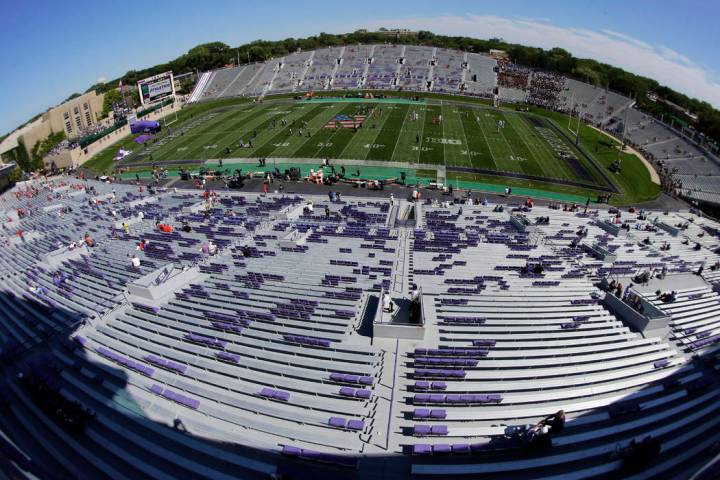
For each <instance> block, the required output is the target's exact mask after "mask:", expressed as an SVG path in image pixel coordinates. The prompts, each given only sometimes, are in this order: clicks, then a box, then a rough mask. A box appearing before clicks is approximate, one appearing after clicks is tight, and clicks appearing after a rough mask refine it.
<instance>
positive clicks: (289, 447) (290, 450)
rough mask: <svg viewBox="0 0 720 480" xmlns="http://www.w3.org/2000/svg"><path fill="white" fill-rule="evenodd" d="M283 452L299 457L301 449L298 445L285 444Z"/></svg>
mask: <svg viewBox="0 0 720 480" xmlns="http://www.w3.org/2000/svg"><path fill="white" fill-rule="evenodd" d="M282 453H283V455H287V456H289V457H299V456H300V453H301V450H300V449H299V448H298V447H293V446H292V445H283V449H282Z"/></svg>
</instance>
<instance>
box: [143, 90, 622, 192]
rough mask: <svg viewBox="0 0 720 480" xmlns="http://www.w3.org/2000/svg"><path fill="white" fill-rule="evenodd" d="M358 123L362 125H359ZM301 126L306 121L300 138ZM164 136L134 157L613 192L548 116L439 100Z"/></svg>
mask: <svg viewBox="0 0 720 480" xmlns="http://www.w3.org/2000/svg"><path fill="white" fill-rule="evenodd" d="M363 117H364V118H363ZM341 122H345V125H346V126H347V127H350V128H346V127H343V126H342V125H341ZM353 124H358V125H360V124H361V126H360V127H359V128H357V129H355V128H352V125H353ZM301 125H307V127H306V128H303V129H302V134H301V133H300V131H299V130H300V127H301ZM291 132H292V133H291ZM159 138H160V140H159V141H158V142H157V143H153V142H152V141H151V142H149V143H148V146H147V148H145V149H142V147H137V148H136V150H139V151H136V152H135V153H136V155H133V157H132V159H130V161H131V162H132V163H137V162H149V161H152V162H153V163H169V162H173V161H178V160H207V159H230V158H247V157H267V158H325V157H327V158H332V159H345V160H355V161H357V160H378V161H393V162H403V163H411V164H426V165H429V166H431V165H432V166H438V165H445V166H447V167H448V170H454V171H462V172H470V173H477V174H493V172H502V173H505V174H508V175H509V176H516V177H517V178H528V179H531V178H532V179H535V180H538V179H541V178H543V179H548V180H550V181H559V182H561V183H565V182H569V183H574V184H577V185H582V186H584V187H589V188H592V187H595V188H598V189H604V188H607V186H608V185H607V181H606V179H604V178H603V176H602V175H601V174H599V173H598V169H597V168H596V167H595V165H594V164H593V161H592V160H590V159H589V158H587V157H586V156H585V155H583V154H582V153H581V152H579V151H578V150H577V149H576V148H575V146H574V145H573V144H572V142H571V141H570V140H568V138H566V137H565V136H563V135H562V134H561V133H560V130H559V129H557V128H554V127H553V126H552V125H551V124H550V122H549V120H548V119H547V118H544V117H541V116H537V115H532V114H525V113H520V112H513V111H508V110H498V109H492V108H488V107H484V106H473V105H467V104H466V105H459V104H455V103H449V102H440V101H436V102H433V103H422V102H411V101H397V102H388V101H384V102H383V101H375V102H373V101H345V100H342V99H337V100H332V99H330V100H328V99H323V100H318V101H300V102H289V101H283V102H268V103H265V104H256V105H241V106H236V107H229V108H224V109H220V110H215V111H210V112H205V113H203V114H199V115H197V116H196V117H194V118H192V119H190V120H189V121H186V122H184V123H182V124H181V125H179V126H173V125H171V126H170V129H169V131H165V132H164V133H163V134H162V135H160V137H159ZM250 141H252V147H249V146H248V144H249V143H250ZM241 144H243V145H244V146H241Z"/></svg>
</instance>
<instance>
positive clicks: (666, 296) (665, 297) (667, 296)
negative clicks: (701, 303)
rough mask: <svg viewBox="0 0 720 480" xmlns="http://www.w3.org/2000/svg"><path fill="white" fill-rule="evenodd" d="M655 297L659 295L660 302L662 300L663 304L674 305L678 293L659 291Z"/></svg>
mask: <svg viewBox="0 0 720 480" xmlns="http://www.w3.org/2000/svg"><path fill="white" fill-rule="evenodd" d="M655 295H657V297H658V300H660V301H661V302H663V303H672V302H674V301H675V300H676V299H677V291H676V290H671V291H669V292H662V293H661V292H660V290H657V291H656V292H655Z"/></svg>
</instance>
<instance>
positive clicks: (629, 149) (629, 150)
mask: <svg viewBox="0 0 720 480" xmlns="http://www.w3.org/2000/svg"><path fill="white" fill-rule="evenodd" d="M585 125H587V126H588V127H590V128H592V129H593V130H595V131H598V132H600V133H602V134H603V135H605V136H606V137H610V138H612V139H613V140H614V141H616V142H618V139H617V138H615V137H613V136H612V135H610V134H609V133H607V132H606V131H605V130H601V129H599V128H597V127H595V126H593V125H590V124H589V123H586V124H585ZM623 153H630V154H632V155H635V156H636V157H637V158H639V159H640V161H641V162H642V163H643V165H645V168H647V171H648V173H649V174H650V180H651V181H652V182H653V183H654V184H655V185H660V175H658V173H657V170H655V167H653V166H652V164H651V163H650V162H648V161H647V159H646V158H645V157H643V156H642V154H641V153H640V152H638V151H637V150H635V149H634V148H632V147H630V146H628V145H625V149H624V150H623Z"/></svg>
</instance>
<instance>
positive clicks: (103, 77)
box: [97, 75, 107, 83]
mask: <svg viewBox="0 0 720 480" xmlns="http://www.w3.org/2000/svg"><path fill="white" fill-rule="evenodd" d="M97 83H107V77H106V76H105V75H101V76H99V77H98V79H97Z"/></svg>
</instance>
